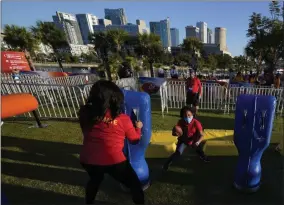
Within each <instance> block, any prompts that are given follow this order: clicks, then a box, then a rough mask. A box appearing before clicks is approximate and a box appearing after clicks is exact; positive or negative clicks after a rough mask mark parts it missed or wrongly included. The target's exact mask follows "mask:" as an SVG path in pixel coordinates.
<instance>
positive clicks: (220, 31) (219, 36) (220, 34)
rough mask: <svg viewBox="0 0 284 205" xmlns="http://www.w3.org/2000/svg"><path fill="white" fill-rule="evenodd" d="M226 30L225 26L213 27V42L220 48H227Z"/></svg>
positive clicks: (223, 49)
mask: <svg viewBox="0 0 284 205" xmlns="http://www.w3.org/2000/svg"><path fill="white" fill-rule="evenodd" d="M226 35H227V30H226V29H225V28H221V27H216V28H215V44H218V45H219V46H220V50H222V51H226V50H227V43H226V41H227V36H226Z"/></svg>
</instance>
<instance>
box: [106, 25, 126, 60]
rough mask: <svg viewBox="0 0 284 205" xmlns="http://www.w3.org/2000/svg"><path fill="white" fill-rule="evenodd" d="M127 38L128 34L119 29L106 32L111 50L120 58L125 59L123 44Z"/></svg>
mask: <svg viewBox="0 0 284 205" xmlns="http://www.w3.org/2000/svg"><path fill="white" fill-rule="evenodd" d="M127 37H128V33H127V32H126V31H124V30H121V29H114V30H109V31H107V38H108V41H109V43H110V45H111V50H112V52H114V53H118V54H119V55H120V56H123V57H125V54H124V52H123V51H122V50H123V49H124V48H123V47H124V43H125V41H126V39H127Z"/></svg>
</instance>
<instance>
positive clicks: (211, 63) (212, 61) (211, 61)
mask: <svg viewBox="0 0 284 205" xmlns="http://www.w3.org/2000/svg"><path fill="white" fill-rule="evenodd" d="M206 64H207V67H208V68H209V70H210V71H211V72H212V74H213V72H214V70H216V68H217V64H218V61H217V59H216V58H215V56H214V55H209V56H208V58H207V63H206Z"/></svg>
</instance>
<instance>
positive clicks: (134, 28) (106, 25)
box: [93, 19, 150, 36]
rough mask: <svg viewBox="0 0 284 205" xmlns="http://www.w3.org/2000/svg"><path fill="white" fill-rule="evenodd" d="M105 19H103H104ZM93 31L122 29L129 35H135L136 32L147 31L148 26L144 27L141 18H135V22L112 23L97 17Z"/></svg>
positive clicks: (144, 24)
mask: <svg viewBox="0 0 284 205" xmlns="http://www.w3.org/2000/svg"><path fill="white" fill-rule="evenodd" d="M104 20H105V19H104ZM93 28H94V32H104V31H108V30H124V31H126V32H127V33H128V34H129V35H131V36H137V35H138V34H143V33H149V32H150V31H149V28H147V27H146V23H145V21H143V20H136V24H131V23H128V24H126V25H112V24H111V23H110V21H109V22H107V21H103V19H99V25H96V26H93Z"/></svg>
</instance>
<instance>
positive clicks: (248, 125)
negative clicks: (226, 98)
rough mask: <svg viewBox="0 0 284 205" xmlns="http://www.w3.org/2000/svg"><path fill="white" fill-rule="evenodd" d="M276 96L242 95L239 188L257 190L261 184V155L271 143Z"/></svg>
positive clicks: (237, 121)
mask: <svg viewBox="0 0 284 205" xmlns="http://www.w3.org/2000/svg"><path fill="white" fill-rule="evenodd" d="M275 107H276V99H275V97H274V96H264V95H262V96H261V95H240V96H239V97H238V99H237V104H236V111H235V130H234V143H235V145H236V147H237V149H238V153H239V158H238V163H237V168H236V171H235V181H234V186H235V188H237V189H239V190H241V191H246V192H255V191H257V190H258V188H259V186H260V180H261V163H260V160H261V157H262V154H263V152H264V151H265V150H266V148H267V147H268V146H269V143H270V138H271V133H272V127H273V120H274V115H275Z"/></svg>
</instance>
